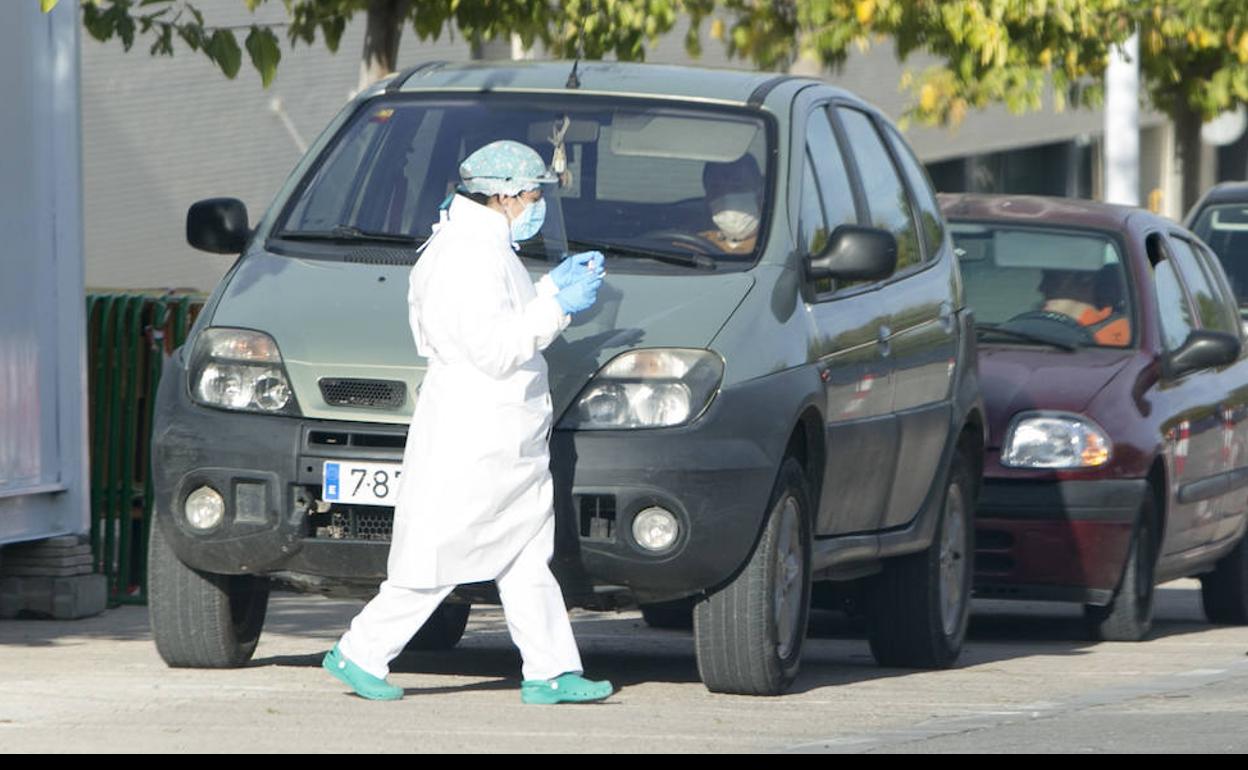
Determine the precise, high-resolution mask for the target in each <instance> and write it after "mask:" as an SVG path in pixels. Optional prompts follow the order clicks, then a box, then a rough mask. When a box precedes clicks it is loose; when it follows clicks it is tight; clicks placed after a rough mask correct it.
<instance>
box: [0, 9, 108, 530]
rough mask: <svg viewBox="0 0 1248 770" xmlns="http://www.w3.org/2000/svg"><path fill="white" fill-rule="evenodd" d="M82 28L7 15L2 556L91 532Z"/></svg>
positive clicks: (65, 13)
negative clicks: (10, 546) (16, 547)
mask: <svg viewBox="0 0 1248 770" xmlns="http://www.w3.org/2000/svg"><path fill="white" fill-rule="evenodd" d="M80 25H81V22H80V21H79V10H78V3H77V1H76V0H61V3H60V4H59V6H58V7H57V8H56V9H55V10H54V11H53V12H51V13H49V14H43V13H41V12H40V9H39V3H37V2H33V0H32V1H30V2H26V1H23V2H5V3H3V5H0V102H2V103H3V104H4V109H0V139H2V140H3V141H0V545H2V544H6V543H14V542H20V541H26V540H37V539H42V538H47V537H51V536H54V535H66V534H70V535H72V534H81V533H85V532H87V531H88V530H89V528H90V526H89V519H88V498H89V491H88V490H89V487H88V482H87V427H86V412H87V399H86V362H85V359H86V344H85V340H84V338H85V328H86V320H85V317H84V316H85V311H84V304H83V303H84V295H83V246H82V192H81V189H82V185H81V165H82V163H81V152H80V146H81V136H80V128H79V98H78V34H79V33H78V30H79V27H80Z"/></svg>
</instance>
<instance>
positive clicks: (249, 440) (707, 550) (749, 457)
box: [153, 359, 795, 606]
mask: <svg viewBox="0 0 1248 770" xmlns="http://www.w3.org/2000/svg"><path fill="white" fill-rule="evenodd" d="M793 376H795V375H791V374H781V375H776V376H774V377H769V378H765V379H764V380H760V381H756V382H754V383H749V384H746V385H743V386H740V387H738V388H734V389H730V390H726V391H724V392H722V393H721V394H720V395H719V396H718V397H717V398H716V401H715V403H714V404H712V406H711V408H710V409H709V410H708V412H707V414H706V415H704V416H703V417H702V419H700V420H698V421H697V422H696V423H695V424H694V425H692V426H689V427H685V428H677V429H664V430H651V431H576V432H573V431H555V432H554V433H553V435H552V438H551V470H552V474H553V476H554V480H555V489H556V492H555V512H556V519H557V528H556V550H555V557H554V560H553V561H552V568H553V569H554V571H555V574H556V575H557V576H558V577H559V580H560V583H561V584H562V586H563V588H564V592H565V594H566V595H567V597H568V598H569V600H571V601H573V602H574V603H577V604H582V605H585V606H591V605H594V604H601V603H603V602H602V601H600V599H601V597H602V596H603V595H604V594H612V593H616V594H618V593H627V594H629V595H631V596H632V597H633V599H634V600H637V601H643V602H651V601H662V600H665V599H674V598H679V597H682V596H688V595H691V594H693V593H697V592H699V591H702V590H706V589H708V588H711V587H713V586H715V585H718V584H720V583H722V582H724V581H726V580H728V579H729V578H731V577H732V576H733V574H735V572H736V571H737V570H738V569H739V568H740V566H741V565H742V564H743V563H744V562H745V561H746V559H747V558H748V557H749V555H750V553H751V552H752V550H753V547H754V543H755V541H756V539H757V536H758V533H759V532H760V530H761V527H762V522H763V518H764V515H765V512H766V504H767V501H768V499H769V496H770V494H771V490H772V486H773V484H774V481H775V475H776V472H777V468H778V467H779V462H780V458H781V456H782V453H783V451H784V449H785V446H786V442H787V439H788V433H789V431H790V430H791V427H792V426H791V415H787V414H786V415H781V414H779V411H780V410H781V409H782V408H783V407H782V406H781V403H782V402H783V401H785V399H780V398H778V397H777V394H778V391H779V390H780V389H783V388H786V387H789V386H790V385H791V383H788V382H785V381H786V380H788V379H789V378H791V377H793ZM184 377H185V374H184V372H183V370H182V369H181V367H180V366H178V364H177V363H176V359H171V362H170V363H168V364H167V365H166V370H165V372H164V376H163V378H162V382H161V388H160V393H159V396H158V399H157V410H156V421H155V425H156V430H155V431H154V436H153V478H154V482H155V492H156V510H157V521H156V522H155V526H162V527H164V528H165V532H166V534H167V535H168V539H169V541H170V542H171V543H172V545H173V547H174V549H175V551H176V552H177V554H178V556H179V558H180V559H181V560H182V561H183V562H184V563H186V564H188V565H190V566H192V567H195V568H196V569H200V570H203V571H206V572H213V573H220V574H247V573H250V574H275V573H288V574H293V575H296V576H315V577H316V578H319V579H322V580H317V581H311V582H314V583H320V584H326V583H331V584H332V583H342V584H364V583H374V584H375V583H378V582H380V581H381V580H383V579H384V578H385V575H386V560H387V556H388V553H389V539H388V533H385V532H382V533H381V534H380V535H378V534H376V533H375V532H374V533H373V535H372V536H373V537H374V538H375V539H372V540H364V539H361V537H360V536H358V535H359V533H357V532H356V530H355V528H354V525H351V526H349V527H343V526H339V525H336V524H335V525H331V526H328V527H327V526H326V521H327V518H326V517H333V516H335V515H339V516H340V518H341V517H342V516H346V517H347V518H350V517H351V516H354V515H356V514H360V515H367V516H370V517H372V518H373V519H374V520H376V519H377V518H379V517H381V518H384V517H386V516H387V515H388V514H387V512H386V509H381V508H368V507H366V506H359V507H357V508H356V509H345V508H344V509H339V508H330V509H329V510H328V511H324V510H323V509H324V508H325V506H324V505H322V506H320V508H321V509H322V510H321V511H319V512H318V506H317V504H318V500H319V497H320V494H321V482H322V479H321V473H322V464H323V462H324V461H325V460H329V459H341V460H359V461H363V460H376V461H384V462H400V461H401V459H402V447H403V442H404V440H405V437H406V428H405V427H404V426H393V425H381V424H372V423H366V422H330V421H323V420H308V419H301V418H291V417H273V416H268V415H260V414H248V413H238V412H227V411H221V410H216V409H210V408H206V407H203V406H200V405H198V404H195V403H193V402H192V401H191V400H190V398H189V395H188V394H187V391H186V386H185V379H184ZM201 485H208V486H211V487H213V488H214V489H216V490H217V491H218V492H220V493H221V494H222V496H223V497H224V498H225V499H226V506H227V513H226V520H225V521H224V522H223V523H222V525H221V526H220V527H218V528H217V529H216V530H214V531H211V532H207V533H199V532H193V531H192V530H190V529H189V527H187V526H186V524H185V516H184V514H183V501H184V500H185V498H186V496H187V495H188V494H189V493H190V492H191V491H193V490H194V489H196V488H197V487H199V486H201ZM259 490H262V491H259ZM244 500H249V501H251V502H250V503H249V506H250V507H249V510H246V511H244V510H243V507H244V503H243V501H244ZM260 500H262V501H263V505H262V506H258V504H257V501H260ZM654 505H657V506H660V507H662V508H665V509H667V510H669V511H671V512H672V513H673V514H675V515H676V517H677V519H678V520H679V522H680V530H681V534H680V536H679V538H678V540H677V541H676V543H675V544H674V545H673V546H672V547H671V548H670V549H669V550H668V551H666V552H664V553H661V554H652V553H648V552H646V551H645V550H644V549H642V548H641V547H640V546H639V545H637V544H636V543H635V541H634V539H633V537H632V519H633V517H634V516H635V515H636V514H637V513H638V512H640V511H641V510H643V509H644V508H647V507H650V506H654ZM258 508H260V509H261V510H257V509H258ZM359 509H364V510H363V511H361V510H359ZM338 520H339V519H336V520H335V521H338ZM352 521H354V519H352Z"/></svg>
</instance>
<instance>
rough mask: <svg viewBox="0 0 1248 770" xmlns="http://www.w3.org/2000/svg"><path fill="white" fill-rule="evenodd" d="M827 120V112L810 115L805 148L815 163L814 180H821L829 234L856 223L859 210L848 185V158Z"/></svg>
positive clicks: (818, 111)
mask: <svg viewBox="0 0 1248 770" xmlns="http://www.w3.org/2000/svg"><path fill="white" fill-rule="evenodd" d="M828 121H829V118H828V114H827V112H826V111H824V110H815V111H814V112H813V113H811V116H810V120H809V122H808V123H807V124H806V146H807V147H808V148H809V150H810V157H811V160H812V161H814V164H815V178H816V179H818V180H819V193H820V197H821V198H822V200H823V217H824V219H825V220H826V221H827V223H828V229H829V232H835V231H836V228H838V227H840V226H841V225H846V224H854V223H856V222H857V221H858V210H857V208H855V206H854V188H853V187H852V186H851V185H850V183H849V171H848V170H847V169H846V167H845V156H844V155H842V154H841V148H840V145H839V143H838V142H837V141H836V134H834V133H833V132H832V124H831V123H829V122H828Z"/></svg>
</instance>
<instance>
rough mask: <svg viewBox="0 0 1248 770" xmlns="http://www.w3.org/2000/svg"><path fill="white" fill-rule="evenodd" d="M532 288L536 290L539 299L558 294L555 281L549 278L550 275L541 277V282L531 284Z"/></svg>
mask: <svg viewBox="0 0 1248 770" xmlns="http://www.w3.org/2000/svg"><path fill="white" fill-rule="evenodd" d="M533 288H534V289H536V290H537V296H539V297H553V296H555V295H556V294H558V293H559V286H558V284H556V283H555V279H554V278H551V277H550V273H547V274H546V275H543V276H542V278H541V280H539V281H538V282H537V283H535V284H533Z"/></svg>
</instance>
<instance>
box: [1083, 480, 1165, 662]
mask: <svg viewBox="0 0 1248 770" xmlns="http://www.w3.org/2000/svg"><path fill="white" fill-rule="evenodd" d="M1153 500H1154V498H1153V492H1152V490H1151V489H1149V490H1148V491H1147V493H1146V494H1145V495H1144V503H1143V504H1142V505H1141V506H1140V515H1139V519H1138V520H1137V521H1136V524H1135V532H1134V533H1133V534H1132V536H1131V550H1130V552H1129V553H1128V554H1127V564H1126V566H1125V567H1124V568H1123V571H1122V580H1121V581H1119V583H1118V590H1117V591H1116V592H1115V593H1114V600H1113V601H1112V602H1110V603H1109V604H1108V605H1106V606H1104V607H1100V606H1096V605H1091V604H1089V605H1085V606H1084V608H1083V616H1084V620H1085V621H1086V622H1087V624H1088V635H1089V636H1090V637H1091V638H1092V639H1093V640H1094V641H1101V642H1140V641H1143V640H1144V639H1146V638H1147V637H1148V632H1149V631H1151V630H1152V628H1153V595H1154V588H1155V586H1154V582H1155V579H1156V566H1157V555H1156V542H1157V537H1156V526H1157V517H1156V513H1155V511H1156V504H1155V503H1154V502H1153Z"/></svg>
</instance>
